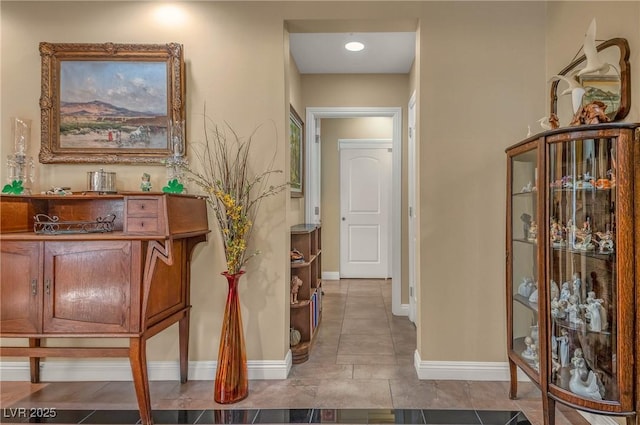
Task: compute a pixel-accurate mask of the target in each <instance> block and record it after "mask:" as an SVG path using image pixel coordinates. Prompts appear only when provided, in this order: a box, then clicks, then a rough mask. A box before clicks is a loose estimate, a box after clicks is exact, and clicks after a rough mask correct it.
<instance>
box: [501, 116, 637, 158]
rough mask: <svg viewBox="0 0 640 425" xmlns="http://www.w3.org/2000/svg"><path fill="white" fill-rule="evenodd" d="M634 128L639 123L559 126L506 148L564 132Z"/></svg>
mask: <svg viewBox="0 0 640 425" xmlns="http://www.w3.org/2000/svg"><path fill="white" fill-rule="evenodd" d="M634 128H640V123H628V122H609V123H603V124H592V125H576V126H569V127H560V128H556V129H553V130H547V131H543V132H540V133H537V134H534V135H532V136H530V137H527V138H526V139H524V140H522V141H520V142H518V143H516V144H514V145H512V146H509V147H508V148H507V149H506V150H507V151H508V150H510V149H513V148H514V147H516V146H519V145H523V144H525V143H528V142H531V141H534V140H537V139H540V138H541V137H549V136H553V135H554V134H564V133H581V132H587V131H603V130H612V129H629V130H633V129H634Z"/></svg>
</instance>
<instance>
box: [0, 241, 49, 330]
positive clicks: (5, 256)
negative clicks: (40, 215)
mask: <svg viewBox="0 0 640 425" xmlns="http://www.w3.org/2000/svg"><path fill="white" fill-rule="evenodd" d="M41 247H42V244H41V243H40V242H3V243H2V257H1V258H2V267H1V269H0V271H1V275H0V279H1V280H0V283H1V284H0V315H1V316H0V317H1V319H0V320H1V324H0V326H1V330H2V333H5V334H6V333H12V332H32V333H38V332H40V331H41V330H42V313H41V312H42V269H41V267H40V258H41V249H42V248H41Z"/></svg>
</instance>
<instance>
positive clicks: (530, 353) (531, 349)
mask: <svg viewBox="0 0 640 425" xmlns="http://www.w3.org/2000/svg"><path fill="white" fill-rule="evenodd" d="M524 345H526V346H527V348H525V349H524V351H523V352H522V357H524V358H525V359H527V360H535V359H536V358H537V357H538V356H537V354H536V347H535V344H534V342H533V339H532V338H531V337H530V336H528V337H526V338H525V339H524Z"/></svg>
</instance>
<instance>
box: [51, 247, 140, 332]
mask: <svg viewBox="0 0 640 425" xmlns="http://www.w3.org/2000/svg"><path fill="white" fill-rule="evenodd" d="M132 257H135V256H132V246H131V242H128V241H91V242H82V243H76V242H50V243H46V245H45V277H44V291H45V308H44V330H45V332H68V331H74V332H88V333H92V332H127V331H129V327H130V314H129V313H130V306H131V285H132V279H131V273H132V272H131V270H132V269H134V268H135V266H133V265H132Z"/></svg>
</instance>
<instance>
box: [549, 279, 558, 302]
mask: <svg viewBox="0 0 640 425" xmlns="http://www.w3.org/2000/svg"><path fill="white" fill-rule="evenodd" d="M549 286H550V292H551V296H550V297H551V299H552V300H554V299H555V300H557V299H558V297H559V296H560V288H559V287H558V284H557V283H556V281H555V280H553V279H551V283H550V285H549Z"/></svg>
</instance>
